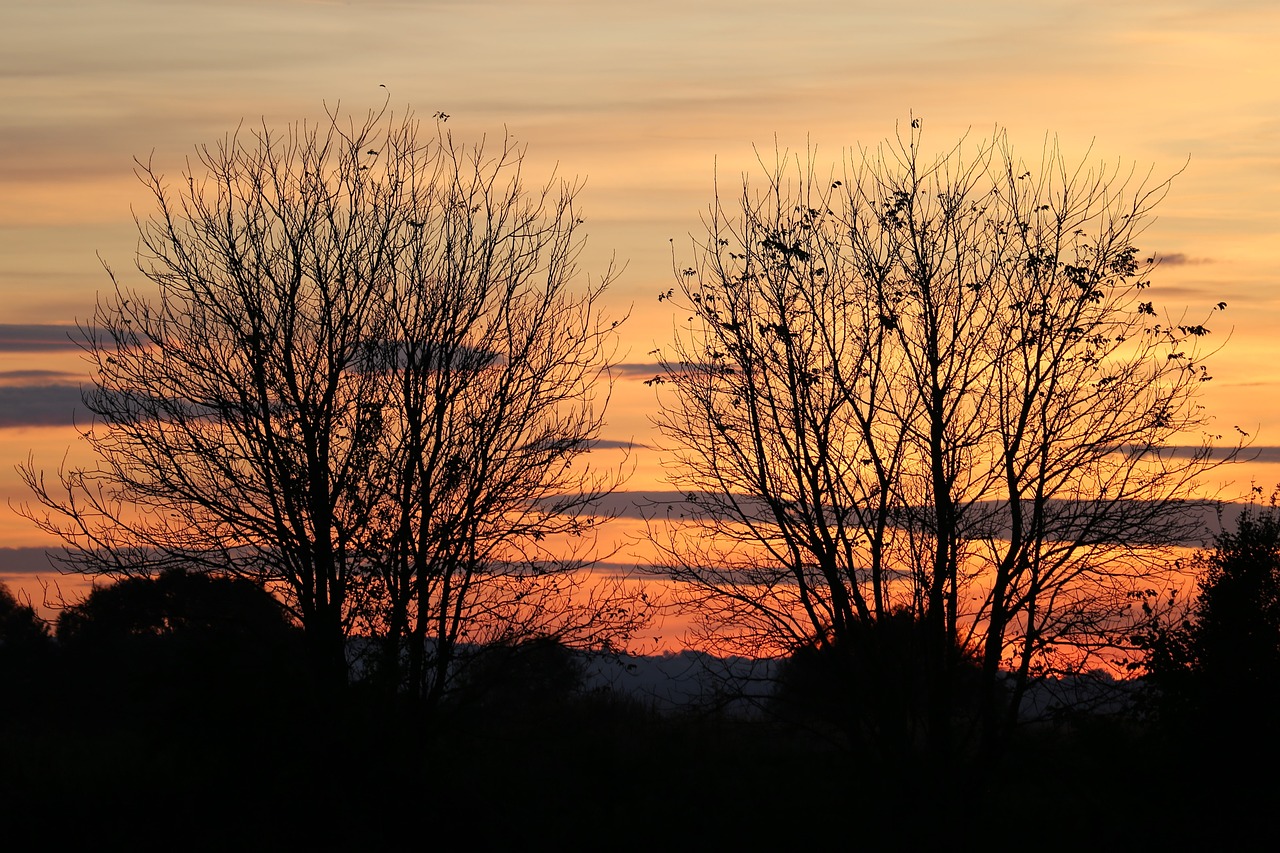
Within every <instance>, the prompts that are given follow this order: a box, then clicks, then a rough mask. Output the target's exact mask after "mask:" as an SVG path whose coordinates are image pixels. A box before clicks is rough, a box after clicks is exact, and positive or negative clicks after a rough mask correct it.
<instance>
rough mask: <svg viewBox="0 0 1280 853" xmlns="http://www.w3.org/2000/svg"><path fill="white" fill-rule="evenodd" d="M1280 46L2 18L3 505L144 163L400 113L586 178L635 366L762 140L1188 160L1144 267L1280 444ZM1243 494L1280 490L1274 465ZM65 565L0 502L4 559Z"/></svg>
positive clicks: (1029, 35) (721, 15) (549, 18)
mask: <svg viewBox="0 0 1280 853" xmlns="http://www.w3.org/2000/svg"><path fill="white" fill-rule="evenodd" d="M1278 48H1280V6H1278V5H1277V4H1275V3H1274V0H1270V1H1269V2H1238V1H1237V2H1229V3H1221V0H1219V2H1210V1H1209V0H1205V2H1140V1H1139V2H1129V3H1117V2H1114V0H1107V2H1095V0H1070V2H1026V0H1009V1H1008V2H984V0H974V1H973V2H968V3H954V2H951V0H921V1H920V2H915V3H911V4H903V3H895V2H856V0H855V2H851V1H850V0H811V1H810V2H807V3H804V4H801V5H799V6H794V5H787V4H782V3H778V2H776V0H770V2H759V0H732V2H729V0H711V2H701V0H693V2H689V0H684V2H673V0H648V1H647V2H645V3H635V2H629V3H617V2H609V0H559V1H558V2H547V1H546V0H524V2H517V0H489V1H488V2H485V0H471V1H470V2H431V0H411V2H303V0H255V2H221V3H217V4H212V3H206V2H174V0H163V2H161V0H114V2H111V3H104V2H100V0H93V2H90V0H40V2H28V0H0V77H2V82H0V295H2V296H3V300H2V301H0V324H6V325H7V331H6V332H5V334H0V498H7V499H10V500H21V499H22V497H23V493H22V489H21V486H20V483H19V481H18V479H17V477H16V475H15V474H14V473H13V465H15V464H16V463H18V462H21V461H23V460H25V459H26V458H27V455H28V453H30V452H34V453H35V454H36V458H37V461H39V462H41V463H42V464H44V465H45V466H46V467H48V468H50V469H52V468H56V466H57V464H58V462H59V461H60V460H61V458H62V456H63V454H64V453H65V452H67V450H68V448H71V452H72V454H73V456H74V454H75V452H76V449H75V447H74V445H75V434H74V432H73V431H72V430H71V429H70V428H69V427H68V426H66V425H65V420H66V419H67V418H66V417H60V416H58V415H57V412H56V411H53V412H52V413H50V407H53V408H54V409H56V407H57V406H58V405H64V406H65V405H67V404H66V403H65V402H63V403H59V402H58V401H67V400H71V403H72V404H73V403H74V394H72V395H71V396H70V397H68V396H67V394H66V388H65V385H66V383H68V382H75V381H79V380H78V378H77V377H78V375H79V374H78V371H79V370H80V367H79V362H78V361H77V360H76V358H75V356H74V353H69V352H67V351H65V350H59V349H56V348H53V349H51V348H49V346H47V345H46V346H44V347H43V348H39V347H35V345H34V344H31V343H29V342H28V343H25V344H24V343H21V340H20V339H22V335H23V334H27V333H30V332H31V330H30V329H27V328H26V327H27V326H29V325H31V324H69V323H73V322H75V321H76V320H77V319H80V320H83V319H85V318H87V317H89V316H90V315H91V313H92V310H93V303H94V298H95V294H96V292H97V291H98V290H100V289H102V288H104V287H105V286H106V285H107V280H106V277H105V275H104V273H103V271H102V268H101V265H100V262H99V260H98V256H99V255H100V256H101V257H102V258H103V259H105V261H107V262H108V263H110V264H111V265H112V266H113V267H114V268H115V269H116V270H118V271H123V272H129V271H130V264H131V261H132V254H133V250H134V245H135V240H134V230H133V222H132V218H131V217H132V214H131V211H130V206H131V205H137V206H140V208H139V209H140V212H143V213H145V212H146V210H147V208H146V205H147V194H146V192H145V191H144V189H143V187H141V186H140V185H139V184H138V183H137V182H136V180H135V179H134V178H133V175H132V159H133V158H134V157H140V158H144V159H145V158H147V157H149V156H154V158H155V162H156V163H158V164H159V165H160V166H161V167H162V170H163V171H166V172H168V173H169V174H173V175H176V174H177V173H178V171H179V170H180V168H181V166H182V165H183V162H184V157H185V156H186V155H187V153H188V152H190V151H191V150H192V147H193V146H194V145H197V144H199V143H202V142H212V141H214V140H216V139H218V138H220V137H221V136H223V135H224V134H225V133H227V132H228V131H231V130H233V129H234V128H235V127H236V126H237V124H239V123H240V122H241V121H242V120H243V121H245V122H248V123H255V122H259V121H261V120H263V119H264V118H265V120H266V121H268V122H270V123H275V124H279V123H283V122H287V121H291V120H295V119H299V118H303V117H316V116H322V115H323V109H324V104H326V103H327V104H330V105H333V104H335V103H339V102H340V103H341V108H342V109H343V110H344V111H355V112H363V111H364V110H366V109H368V108H369V107H373V106H379V105H380V104H381V102H382V98H383V97H384V95H385V93H387V92H389V93H390V98H391V101H390V103H391V106H392V107H393V108H395V109H397V110H403V109H404V108H405V106H406V105H409V106H412V107H413V108H414V109H415V110H416V111H417V112H418V114H419V115H421V116H424V117H429V116H430V115H431V114H432V113H433V112H434V111H436V110H444V111H446V112H448V113H449V114H450V115H451V119H450V121H449V127H450V128H451V129H452V130H453V132H454V134H455V135H456V136H458V137H461V138H462V139H466V140H474V139H477V138H478V137H479V136H480V135H482V134H486V133H487V134H488V135H489V136H490V137H491V138H492V137H495V136H501V134H502V133H503V132H504V128H505V130H506V131H508V132H510V133H511V134H512V135H513V136H515V137H516V138H517V139H518V140H520V141H522V142H524V143H527V145H528V146H529V147H528V159H527V169H526V173H527V174H528V175H529V176H531V177H533V178H540V177H545V176H548V175H549V174H550V172H551V170H552V168H558V170H559V173H560V174H561V175H564V176H568V177H572V176H579V177H582V178H585V179H586V187H585V189H584V190H583V192H582V194H581V196H580V201H581V202H582V205H583V208H584V209H585V215H586V218H587V221H588V224H589V230H590V232H591V238H590V241H591V242H590V246H589V250H588V253H587V255H586V257H585V258H584V267H585V268H586V269H587V270H588V271H593V270H601V269H603V267H604V265H605V263H606V262H607V259H608V258H609V256H610V254H612V253H616V255H617V258H618V259H619V260H620V261H622V262H625V263H626V265H627V266H626V270H625V272H624V274H623V275H622V277H621V278H620V280H619V281H618V284H617V286H616V287H615V288H614V289H613V291H612V293H611V296H610V297H609V301H610V304H609V306H608V307H609V309H610V310H611V312H612V313H614V314H615V315H621V314H624V313H626V312H628V311H630V312H631V320H630V321H629V322H628V323H627V324H626V325H625V326H624V327H623V328H624V334H623V341H622V349H623V351H624V352H626V356H625V358H624V360H625V361H626V362H629V363H632V364H639V363H642V362H645V361H647V360H648V359H649V357H648V356H647V355H646V354H647V353H648V352H649V351H650V350H652V349H653V348H654V347H655V346H658V345H661V344H664V343H665V342H666V341H667V339H668V337H669V330H670V328H671V324H672V322H673V317H672V315H671V312H670V309H669V307H668V304H667V303H658V302H657V301H656V294H657V293H658V292H659V291H660V290H665V289H666V288H667V287H669V286H671V284H672V276H671V268H672V257H671V246H672V244H671V243H669V242H668V241H669V239H671V238H675V244H674V245H675V246H676V247H677V252H680V251H682V250H683V248H684V247H685V246H687V245H688V235H689V234H690V232H696V231H697V229H698V222H699V214H700V213H701V212H702V211H703V210H704V209H705V208H706V206H707V204H708V203H709V201H710V199H711V193H712V183H713V178H714V175H715V173H716V172H717V171H718V173H719V175H720V179H721V181H722V183H724V184H728V185H730V186H731V185H732V184H733V183H734V182H735V181H736V180H737V176H738V175H740V173H741V172H742V171H743V170H744V169H748V168H750V167H751V166H752V165H753V164H754V163H755V158H756V154H755V147H757V146H758V147H759V148H760V149H761V150H762V151H764V152H766V156H767V157H768V158H771V157H772V152H773V149H774V147H775V145H777V146H779V147H782V148H787V149H790V150H793V151H795V150H801V151H803V150H804V149H805V147H806V146H810V145H811V146H815V147H816V148H817V150H818V152H819V158H820V159H826V160H829V161H831V162H833V163H834V162H836V161H838V160H839V159H840V158H841V154H842V151H845V150H849V149H854V148H856V147H857V146H858V145H859V144H863V145H874V144H875V143H876V142H878V141H879V140H881V139H882V138H884V137H886V136H888V135H890V134H892V133H893V131H894V127H895V124H896V123H901V122H905V121H908V120H909V117H910V116H913V115H914V116H917V117H921V118H922V119H923V122H924V128H925V141H926V144H928V145H933V146H936V147H937V148H939V149H942V148H945V147H948V146H949V145H950V144H952V143H954V142H955V141H956V140H957V139H958V138H959V137H960V136H961V135H962V134H964V133H966V132H969V133H970V134H971V135H972V136H973V137H974V138H980V137H983V136H985V135H987V134H988V133H989V132H990V130H991V129H992V127H993V126H994V125H996V124H1000V125H1003V126H1005V127H1007V128H1008V129H1009V133H1010V138H1011V139H1012V140H1013V141H1014V143H1015V145H1016V146H1017V147H1018V148H1019V149H1021V150H1023V151H1025V152H1026V153H1027V154H1028V155H1029V156H1035V155H1037V154H1038V152H1039V149H1040V147H1041V145H1042V144H1043V142H1044V140H1045V138H1046V134H1055V135H1057V137H1058V138H1059V140H1060V143H1061V145H1062V147H1063V149H1064V150H1065V151H1066V152H1067V153H1068V155H1069V156H1075V157H1077V158H1083V157H1084V156H1086V153H1087V152H1088V151H1089V150H1090V146H1091V145H1092V155H1091V156H1092V157H1094V158H1095V159H1097V160H1099V161H1107V162H1110V163H1115V162H1116V161H1121V162H1124V163H1133V164H1136V166H1137V168H1138V170H1139V171H1140V172H1143V173H1145V172H1146V171H1147V170H1149V169H1150V170H1153V174H1154V176H1156V177H1157V178H1162V177H1166V176H1168V175H1170V174H1173V173H1175V172H1177V171H1179V170H1182V169H1183V168H1184V166H1185V170H1184V171H1183V172H1182V174H1181V175H1180V176H1179V177H1178V178H1177V179H1176V180H1175V181H1174V184H1173V189H1172V192H1171V194H1170V195H1169V197H1168V199H1167V200H1166V201H1165V203H1164V204H1163V205H1162V207H1161V208H1160V211H1159V219H1158V221H1156V222H1155V223H1154V224H1153V225H1152V227H1151V228H1150V229H1149V230H1148V232H1147V235H1146V241H1147V243H1146V245H1144V246H1143V249H1144V250H1151V251H1154V252H1157V253H1159V254H1161V255H1163V256H1164V257H1165V258H1166V259H1167V260H1166V263H1165V264H1164V265H1163V266H1162V268H1161V269H1160V270H1159V271H1158V273H1157V275H1156V277H1155V289H1154V290H1153V294H1156V295H1159V296H1161V297H1162V298H1163V300H1164V302H1165V304H1166V305H1168V306H1170V307H1171V308H1177V307H1180V306H1182V305H1188V306H1191V307H1192V309H1193V310H1192V315H1193V316H1201V312H1202V311H1205V312H1207V308H1208V307H1209V306H1210V305H1212V304H1213V303H1216V302H1218V301H1226V302H1227V303H1228V304H1229V308H1228V311H1227V312H1226V313H1225V314H1224V315H1222V317H1223V320H1224V321H1225V322H1227V323H1229V324H1232V325H1233V328H1226V327H1220V328H1214V329H1213V332H1214V334H1215V337H1216V340H1217V342H1218V343H1222V342H1224V341H1226V340H1227V337H1228V334H1227V333H1230V340H1229V342H1228V343H1227V344H1226V347H1225V349H1224V350H1223V352H1222V353H1221V354H1220V355H1219V356H1218V357H1217V358H1216V359H1215V360H1214V361H1213V362H1212V364H1213V368H1214V374H1215V376H1216V379H1215V381H1214V382H1213V383H1211V385H1210V387H1209V388H1208V392H1207V395H1206V404H1207V405H1208V406H1210V408H1211V409H1212V410H1213V411H1214V412H1216V413H1217V414H1218V417H1219V424H1220V425H1221V426H1222V427H1223V430H1222V431H1224V432H1230V431H1231V428H1232V427H1233V426H1234V425H1237V424H1238V425H1240V426H1242V427H1243V428H1244V429H1245V430H1247V431H1249V432H1250V433H1253V434H1254V435H1255V436H1256V437H1257V443H1258V445H1259V446H1261V447H1263V448H1276V447H1280V335H1278V334H1277V333H1278V332H1280V322H1278V321H1280V300H1278V298H1277V293H1278V292H1277V284H1278V283H1280V264H1278V263H1277V260H1276V258H1277V256H1278V254H1280V253H1278V252H1277V249H1278V247H1280V243H1278V241H1277V232H1278V231H1280V49H1278ZM380 84H383V85H385V86H386V87H387V88H386V89H383V88H381V87H380ZM153 152H154V155H153ZM1188 158H1189V159H1188ZM677 260H679V258H677ZM33 371H49V372H48V373H37V372H33ZM643 378H645V376H644V368H643V367H639V366H637V367H636V368H635V369H633V370H630V371H628V372H627V373H626V374H625V376H624V377H623V378H622V379H620V380H619V382H618V385H617V387H616V389H615V392H614V400H613V406H612V408H611V435H610V436H609V437H610V438H615V439H635V440H636V441H638V442H641V443H645V442H649V441H652V440H653V438H652V436H651V435H650V429H649V425H648V420H647V417H648V415H649V413H650V412H651V411H652V409H653V407H654V405H655V397H654V394H655V392H654V390H653V389H651V388H648V387H646V386H644V385H643V384H642V382H641V380H642V379H643ZM15 386H20V387H15ZM59 387H61V391H59V390H58V388H59ZM22 389H26V390H22ZM32 389H34V390H32ZM37 403H39V404H40V406H42V408H39V411H38V413H37V408H36V404H37ZM59 420H62V421H63V422H64V425H45V424H49V423H50V422H51V421H52V422H57V421H59ZM635 458H636V463H637V472H636V477H635V479H634V481H633V485H632V488H635V489H638V490H639V489H645V488H653V487H655V484H657V480H658V478H659V477H660V473H661V472H660V464H659V463H660V460H659V459H658V458H657V456H656V455H655V454H654V453H652V452H647V451H644V450H640V451H638V452H637V454H636V457H635ZM1263 458H1264V459H1277V460H1280V451H1277V450H1272V451H1267V452H1266V453H1264V456H1263ZM1232 476H1233V477H1234V478H1235V479H1236V480H1237V486H1236V487H1235V489H1236V491H1237V492H1239V491H1242V490H1243V489H1244V488H1245V485H1246V484H1247V483H1248V481H1249V479H1250V477H1256V478H1257V479H1258V480H1259V482H1260V483H1262V484H1264V485H1266V486H1267V487H1270V486H1271V485H1272V484H1274V483H1276V482H1277V481H1280V465H1277V464H1276V463H1274V462H1272V463H1267V464H1257V463H1255V464H1253V465H1252V466H1250V467H1248V468H1244V469H1241V470H1239V471H1237V472H1235V473H1234V474H1233V475H1232ZM659 487H660V486H659ZM46 544H48V542H47V540H45V539H43V538H42V537H41V536H40V534H38V533H37V532H36V531H34V530H33V529H32V528H31V526H30V525H29V524H28V523H27V522H25V521H24V520H23V519H21V518H18V517H17V516H16V515H14V514H13V513H11V512H10V511H9V510H8V509H7V508H5V507H3V506H0V547H3V546H10V547H14V546H34V547H38V546H42V545H46ZM3 553H4V552H0V556H3ZM27 556H29V555H27V554H26V552H24V553H23V554H21V555H18V556H17V557H15V556H14V554H10V557H13V559H12V560H11V564H12V563H14V562H15V561H16V562H17V563H21V564H22V565H11V566H9V567H6V566H3V565H0V578H4V577H6V576H8V577H10V579H12V574H8V573H11V572H12V571H15V570H18V569H25V568H28V566H29V564H28V563H26V562H23V561H24V560H26V559H27ZM18 557H21V559H18ZM619 559H621V560H623V561H625V559H626V558H625V555H624V556H623V557H621V558H619Z"/></svg>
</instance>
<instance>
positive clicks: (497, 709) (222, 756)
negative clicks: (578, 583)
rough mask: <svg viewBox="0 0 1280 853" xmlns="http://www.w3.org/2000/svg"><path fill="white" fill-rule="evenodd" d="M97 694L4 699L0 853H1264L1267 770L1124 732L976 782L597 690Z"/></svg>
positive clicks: (1036, 743) (1097, 733)
mask: <svg viewBox="0 0 1280 853" xmlns="http://www.w3.org/2000/svg"><path fill="white" fill-rule="evenodd" d="M118 675H119V674H118V673H117V674H115V675H113V676H112V677H111V679H110V680H105V676H104V677H103V678H100V679H98V680H95V678H94V677H93V676H92V675H91V674H87V673H84V672H80V673H68V672H60V673H58V680H57V681H56V683H51V681H50V679H49V678H46V677H38V676H31V675H30V674H28V676H26V677H24V678H16V679H15V678H10V679H9V680H8V683H6V684H5V685H4V686H3V689H4V690H5V692H4V693H2V694H0V699H2V700H3V708H2V710H0V722H3V737H2V738H0V829H2V831H3V833H4V836H3V837H0V849H3V850H14V851H18V850H34V849H71V848H73V847H80V846H82V845H91V846H92V848H94V849H96V848H98V847H100V846H102V847H108V846H109V847H111V848H113V849H143V850H147V849H165V850H206V849H207V850H255V849H271V850H295V849H317V850H331V849H343V848H347V849H353V850H382V849H391V848H393V847H394V848H395V849H411V850H437V849H438V850H525V849H534V850H541V849H555V850H659V851H666V850H738V849H741V850H761V849H770V848H777V849H783V850H863V849H867V850H898V849H901V850H931V849H951V850H1031V851H1040V850H1246V849H1258V850H1271V849H1280V847H1278V846H1277V845H1280V840H1278V839H1277V838H1276V835H1277V826H1280V823H1278V820H1280V797H1278V796H1277V794H1278V792H1280V786H1278V785H1277V782H1276V768H1275V767H1274V766H1272V765H1271V764H1270V763H1269V762H1268V763H1266V764H1265V765H1264V764H1262V763H1261V759H1260V758H1259V757H1258V756H1260V755H1261V754H1263V753H1267V752H1273V750H1270V749H1262V748H1260V749H1259V750H1257V751H1256V752H1255V751H1252V750H1248V749H1241V748H1239V747H1233V748H1232V749H1231V751H1230V753H1231V754H1221V751H1220V750H1215V749H1214V748H1211V747H1209V746H1208V745H1207V743H1188V742H1178V743H1174V742H1171V741H1170V740H1169V739H1168V738H1164V737H1159V736H1157V735H1155V734H1153V733H1151V732H1149V731H1147V730H1145V729H1144V727H1143V726H1141V725H1139V724H1138V723H1136V722H1135V721H1133V720H1132V719H1122V718H1080V719H1076V720H1072V721H1070V722H1069V723H1066V724H1063V725H1059V726H1054V727H1038V728H1036V727H1031V728H1028V729H1027V730H1025V731H1023V732H1020V733H1019V734H1018V736H1017V737H1016V738H1015V739H1014V740H1013V741H1012V742H1011V743H1010V745H1009V749H1008V751H1007V754H1006V755H1005V756H1004V758H1003V759H1002V760H1001V761H1000V762H999V764H998V765H997V766H996V767H994V768H993V769H990V770H988V771H985V772H979V771H978V770H977V769H976V766H975V765H974V764H973V763H971V762H967V761H960V762H956V764H955V766H953V767H950V768H942V769H940V768H937V767H932V768H930V767H926V766H925V764H924V763H923V762H922V761H920V760H918V759H912V758H901V757H899V758H896V759H886V758H882V757H881V758H877V757H872V756H869V755H868V754H867V751H866V750H861V749H850V748H848V747H844V746H841V745H839V744H836V743H833V742H832V741H831V740H829V739H826V738H822V737H817V736H815V735H814V734H813V733H812V732H811V731H808V730H805V729H802V728H800V727H797V726H794V725H788V724H783V723H781V722H779V721H778V720H776V719H770V718H768V717H767V716H759V717H756V718H754V719H742V718H740V717H734V716H727V715H724V714H718V713H715V712H709V711H702V712H697V713H694V712H684V713H681V712H671V711H666V712H663V713H658V712H656V711H654V710H653V709H652V708H650V707H647V706H646V705H645V703H643V702H641V701H638V700H636V699H635V698H634V697H626V696H620V695H618V694H616V693H611V692H609V691H606V690H596V691H591V692H588V693H586V694H582V693H578V694H574V695H567V696H566V695H561V696H556V697H553V698H548V697H545V696H525V697H519V696H514V697H513V696H506V697H503V698H502V699H501V701H498V702H496V703H495V702H488V703H483V704H481V705H479V706H477V707H471V708H465V707H460V708H458V709H456V710H454V711H448V712H442V713H437V714H435V715H431V716H428V715H425V714H424V713H422V711H421V710H420V709H419V708H417V707H415V706H413V705H412V704H410V703H392V702H388V701H386V700H385V699H378V700H375V699H373V698H371V697H369V696H366V695H362V694H361V693H359V692H358V691H353V692H352V693H351V694H350V695H348V696H344V697H341V699H340V700H338V701H335V702H331V703H328V704H327V705H325V706H323V707H322V706H321V704H319V703H315V702H313V701H310V700H307V701H303V700H301V699H299V698H298V696H299V693H298V692H297V691H294V690H291V689H289V688H288V685H281V684H279V683H276V682H272V683H271V684H259V685H257V687H256V688H254V687H252V685H251V686H250V687H249V688H246V687H244V685H243V684H242V683H241V682H240V681H235V682H234V684H236V685H237V686H236V687H235V689H230V688H229V687H228V684H230V683H232V682H226V681H224V682H221V683H219V681H218V679H216V678H214V679H208V678H202V679H201V680H200V684H199V685H198V686H193V685H191V684H187V685H185V686H183V685H182V684H181V683H176V684H175V682H174V680H173V679H172V678H170V680H169V681H167V682H166V681H164V680H159V681H151V682H149V681H147V680H146V679H134V680H132V681H130V682H128V683H126V684H124V686H121V684H122V682H120V681H119V680H118V677H117V676H118ZM177 682H181V679H180V678H179V679H177ZM1269 734H1270V736H1272V737H1274V733H1269ZM1237 742H1238V741H1237ZM121 845H128V847H127V848H123V847H121Z"/></svg>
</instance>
